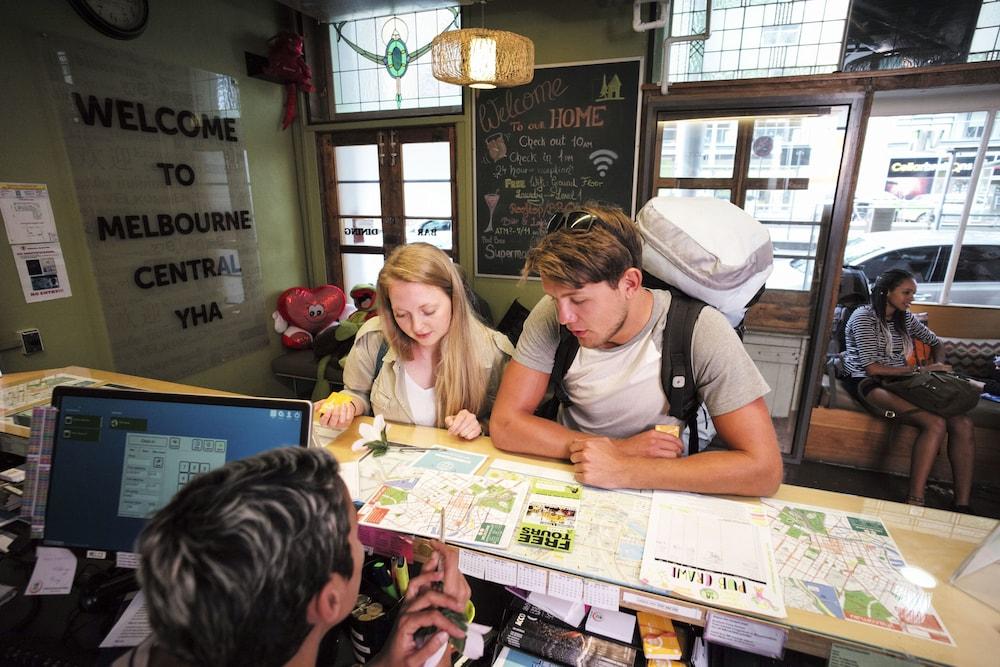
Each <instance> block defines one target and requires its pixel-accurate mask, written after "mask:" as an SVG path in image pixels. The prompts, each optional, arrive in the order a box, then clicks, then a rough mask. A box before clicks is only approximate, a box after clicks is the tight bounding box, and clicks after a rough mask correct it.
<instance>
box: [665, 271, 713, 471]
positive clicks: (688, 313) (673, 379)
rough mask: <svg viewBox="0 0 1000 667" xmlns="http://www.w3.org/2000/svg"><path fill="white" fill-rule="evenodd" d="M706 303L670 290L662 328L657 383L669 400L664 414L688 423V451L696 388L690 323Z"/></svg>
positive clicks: (694, 432) (694, 431) (694, 444)
mask: <svg viewBox="0 0 1000 667" xmlns="http://www.w3.org/2000/svg"><path fill="white" fill-rule="evenodd" d="M705 306H706V304H705V302H704V301H699V300H698V299H693V298H691V297H689V296H688V295H686V294H684V293H683V292H681V291H679V290H671V291H670V309H669V310H668V311H667V323H666V326H664V327H663V346H662V349H661V350H660V384H661V385H662V386H663V393H665V394H666V395H667V401H668V402H669V403H670V409H669V412H668V414H669V415H670V416H671V417H675V418H677V419H680V420H681V421H683V422H686V423H687V424H688V428H689V431H688V451H689V453H691V454H693V453H696V452H697V451H698V422H697V416H698V414H697V413H698V391H697V387H695V384H694V373H693V370H692V368H691V338H692V336H693V334H694V325H695V322H697V321H698V316H699V315H701V310H702V308H704V307H705Z"/></svg>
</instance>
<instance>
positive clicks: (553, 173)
mask: <svg viewBox="0 0 1000 667" xmlns="http://www.w3.org/2000/svg"><path fill="white" fill-rule="evenodd" d="M640 68H641V61H640V60H638V59H633V60H623V61H614V62H597V63H585V64H580V65H558V66H553V67H542V68H537V69H536V70H535V78H534V80H533V81H532V82H531V83H529V84H527V85H524V86H518V87H516V88H498V89H496V90H488V91H480V92H479V95H478V98H477V100H476V108H475V119H476V138H475V147H476V150H475V164H476V274H477V275H483V276H519V275H520V274H521V268H522V267H523V266H524V258H525V255H526V254H527V252H528V249H529V248H531V246H532V245H533V244H534V243H535V242H536V241H537V240H538V238H539V237H540V236H541V235H542V233H544V231H545V225H546V224H547V223H548V220H549V218H550V217H551V216H552V214H553V213H555V212H557V211H563V210H566V209H568V208H572V207H573V206H574V205H578V204H580V203H582V202H585V201H600V202H603V203H610V204H616V205H618V206H620V207H621V208H622V209H624V210H625V211H627V212H629V213H631V212H632V211H633V204H634V201H633V200H634V196H635V195H634V193H635V146H636V118H637V114H638V104H639V79H640V75H641V73H640Z"/></svg>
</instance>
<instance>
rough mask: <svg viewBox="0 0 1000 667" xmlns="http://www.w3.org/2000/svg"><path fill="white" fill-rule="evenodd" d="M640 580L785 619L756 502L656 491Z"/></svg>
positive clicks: (767, 537) (698, 598)
mask: <svg viewBox="0 0 1000 667" xmlns="http://www.w3.org/2000/svg"><path fill="white" fill-rule="evenodd" d="M652 503H653V504H652V508H651V509H650V512H649V528H648V530H647V532H646V546H645V549H644V550H643V553H642V568H641V570H640V574H639V579H640V580H641V581H642V582H643V583H645V584H648V585H650V586H653V587H655V588H661V589H663V590H666V591H670V593H671V594H673V595H678V596H681V597H686V598H690V599H692V600H696V601H698V602H706V603H710V604H714V605H720V606H724V607H730V608H732V609H738V610H741V611H748V612H752V613H755V614H763V615H766V616H774V617H776V618H784V617H785V616H786V614H785V604H784V600H783V597H782V593H781V580H780V579H779V577H778V573H777V568H776V567H775V564H774V560H775V558H774V556H775V555H774V552H773V551H772V550H771V536H770V535H769V533H768V525H767V518H766V517H765V515H764V513H763V510H762V507H761V506H760V505H758V504H749V503H742V502H736V501H733V500H724V499H721V498H715V497H712V496H699V495H695V494H687V493H672V492H666V491H656V492H654V493H653V501H652Z"/></svg>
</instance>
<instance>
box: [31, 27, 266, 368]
mask: <svg viewBox="0 0 1000 667" xmlns="http://www.w3.org/2000/svg"><path fill="white" fill-rule="evenodd" d="M40 48H41V49H43V52H44V55H45V58H46V64H47V70H48V74H49V80H50V84H51V86H50V87H51V91H52V98H53V101H54V104H55V108H56V111H57V113H58V115H59V117H60V119H61V121H62V129H63V135H64V136H63V138H64V144H65V146H66V153H67V155H68V157H69V162H70V165H71V167H72V171H73V180H74V182H75V185H76V198H77V202H78V204H79V207H80V215H81V219H82V221H83V227H84V231H85V235H86V238H87V244H88V247H89V250H90V256H91V265H92V267H93V270H94V273H95V278H96V281H97V286H98V289H99V290H100V307H101V308H102V309H103V314H104V321H105V324H106V326H107V331H108V338H109V341H110V345H111V348H112V352H113V354H114V359H115V369H116V370H118V371H121V372H125V373H132V374H135V375H141V376H147V377H155V378H161V379H166V380H175V379H179V378H182V377H184V376H187V375H190V374H192V373H195V372H198V371H202V370H205V369H208V368H211V367H213V366H217V365H219V364H221V363H224V362H226V361H228V360H230V359H234V358H236V357H240V356H242V355H245V354H247V353H249V352H251V351H253V350H256V349H259V348H261V347H265V346H266V345H267V344H268V328H267V324H268V323H269V322H270V318H269V317H268V314H267V311H266V310H265V307H264V302H263V295H262V288H261V276H260V258H259V254H258V249H257V220H256V219H255V217H254V213H253V206H252V204H251V198H250V176H249V166H248V164H247V154H246V148H245V145H244V134H243V130H244V127H243V123H242V120H241V117H240V95H239V88H238V86H237V82H236V81H235V80H234V79H233V78H232V77H230V76H227V75H224V74H218V73H213V72H205V71H201V70H195V69H190V68H188V67H182V66H179V65H173V64H170V63H165V62H159V61H154V60H150V59H147V58H142V57H139V56H136V55H135V54H132V53H126V52H124V51H118V50H114V49H109V48H104V47H99V46H96V45H93V44H89V43H87V42H82V41H77V40H73V39H69V38H61V37H55V36H49V37H48V38H47V39H44V40H43V41H42V42H41V46H40Z"/></svg>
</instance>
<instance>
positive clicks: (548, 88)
mask: <svg viewBox="0 0 1000 667" xmlns="http://www.w3.org/2000/svg"><path fill="white" fill-rule="evenodd" d="M567 90H569V86H567V85H565V84H564V83H563V80H562V79H561V78H555V79H550V80H548V81H542V82H541V83H539V84H538V85H536V86H533V87H532V88H531V89H530V90H528V91H525V92H523V93H519V94H518V93H513V92H511V91H510V90H507V91H505V94H504V96H503V99H502V100H494V99H487V100H485V101H484V100H483V99H482V98H480V101H479V104H478V105H477V106H476V112H477V113H478V114H479V129H480V130H481V131H482V132H492V131H493V130H495V129H497V128H498V127H500V126H501V125H502V124H503V123H507V122H510V121H512V120H514V119H515V118H518V117H520V116H522V115H523V114H526V113H527V112H529V111H531V110H532V109H534V108H535V107H536V106H538V105H540V104H546V103H548V102H551V101H552V100H555V99H558V98H559V97H562V96H563V94H564V93H565V92H566V91H567Z"/></svg>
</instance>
